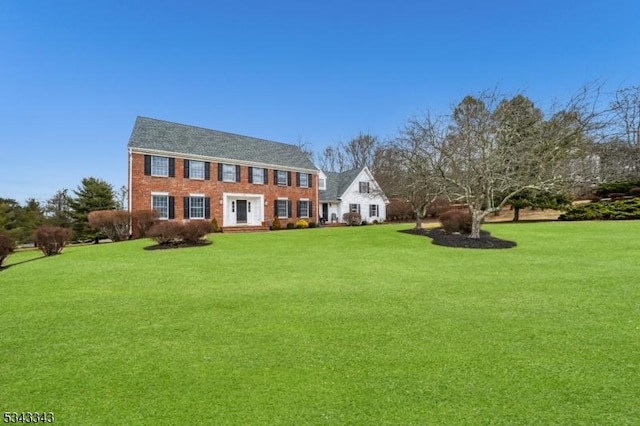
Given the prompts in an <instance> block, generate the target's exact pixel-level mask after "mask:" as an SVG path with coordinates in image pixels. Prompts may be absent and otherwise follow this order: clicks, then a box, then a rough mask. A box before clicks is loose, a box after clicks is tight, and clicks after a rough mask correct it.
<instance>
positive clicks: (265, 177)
mask: <svg viewBox="0 0 640 426" xmlns="http://www.w3.org/2000/svg"><path fill="white" fill-rule="evenodd" d="M262 176H263V177H264V184H265V185H266V184H268V183H269V170H267V169H262Z"/></svg>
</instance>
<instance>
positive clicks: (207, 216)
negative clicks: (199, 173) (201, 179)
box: [204, 197, 211, 219]
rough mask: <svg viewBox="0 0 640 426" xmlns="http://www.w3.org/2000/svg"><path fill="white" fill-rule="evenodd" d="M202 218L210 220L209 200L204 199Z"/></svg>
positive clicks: (207, 198)
mask: <svg viewBox="0 0 640 426" xmlns="http://www.w3.org/2000/svg"><path fill="white" fill-rule="evenodd" d="M204 218H205V219H211V198H209V197H204Z"/></svg>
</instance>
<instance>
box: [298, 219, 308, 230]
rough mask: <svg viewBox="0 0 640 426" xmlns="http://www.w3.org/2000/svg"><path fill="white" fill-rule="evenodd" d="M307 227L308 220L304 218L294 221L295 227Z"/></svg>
mask: <svg viewBox="0 0 640 426" xmlns="http://www.w3.org/2000/svg"><path fill="white" fill-rule="evenodd" d="M308 227H309V222H307V221H306V220H304V219H300V220H299V221H297V222H296V229H306V228H308Z"/></svg>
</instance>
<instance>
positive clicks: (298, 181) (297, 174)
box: [296, 172, 300, 186]
mask: <svg viewBox="0 0 640 426" xmlns="http://www.w3.org/2000/svg"><path fill="white" fill-rule="evenodd" d="M296 186H300V172H296Z"/></svg>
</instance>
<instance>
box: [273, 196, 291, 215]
mask: <svg viewBox="0 0 640 426" xmlns="http://www.w3.org/2000/svg"><path fill="white" fill-rule="evenodd" d="M289 203H290V201H289V200H276V215H277V216H278V217H279V218H282V219H284V218H288V217H289Z"/></svg>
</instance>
